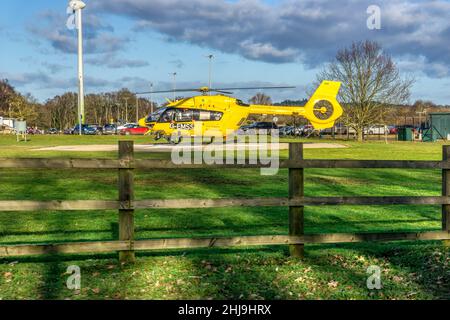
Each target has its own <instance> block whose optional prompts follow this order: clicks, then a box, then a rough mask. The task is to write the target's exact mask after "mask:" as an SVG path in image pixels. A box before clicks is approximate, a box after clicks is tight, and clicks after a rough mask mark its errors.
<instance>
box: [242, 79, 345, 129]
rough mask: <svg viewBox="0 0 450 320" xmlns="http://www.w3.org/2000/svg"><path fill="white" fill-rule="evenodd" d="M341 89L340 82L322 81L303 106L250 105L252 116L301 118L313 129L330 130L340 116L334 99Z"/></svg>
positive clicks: (338, 105) (338, 106)
mask: <svg viewBox="0 0 450 320" xmlns="http://www.w3.org/2000/svg"><path fill="white" fill-rule="evenodd" d="M340 87H341V83H340V82H336V81H323V82H322V84H321V85H320V86H319V88H318V89H317V90H316V92H314V94H313V95H312V97H311V98H310V99H309V101H308V102H307V104H306V105H305V106H291V107H280V106H265V105H251V106H250V110H249V111H250V112H249V113H252V114H264V115H278V116H302V117H305V118H306V119H308V120H309V121H310V122H311V124H312V125H313V127H314V128H315V129H327V128H332V127H333V126H334V124H335V122H336V120H337V119H339V118H340V117H341V116H342V113H343V109H342V107H341V106H340V104H339V103H338V102H337V100H336V97H337V95H338V93H339V89H340Z"/></svg>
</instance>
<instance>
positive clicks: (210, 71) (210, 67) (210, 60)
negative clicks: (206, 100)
mask: <svg viewBox="0 0 450 320" xmlns="http://www.w3.org/2000/svg"><path fill="white" fill-rule="evenodd" d="M206 57H207V58H208V59H209V82H208V86H209V88H210V89H211V88H212V61H213V59H214V55H212V54H210V55H207V56H206Z"/></svg>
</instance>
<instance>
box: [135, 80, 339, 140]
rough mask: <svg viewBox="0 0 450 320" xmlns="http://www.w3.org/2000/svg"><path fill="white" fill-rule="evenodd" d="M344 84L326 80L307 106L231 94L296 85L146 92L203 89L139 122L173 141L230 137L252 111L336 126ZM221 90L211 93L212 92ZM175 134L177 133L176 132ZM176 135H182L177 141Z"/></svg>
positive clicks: (158, 137) (153, 133)
mask: <svg viewBox="0 0 450 320" xmlns="http://www.w3.org/2000/svg"><path fill="white" fill-rule="evenodd" d="M340 86H341V83H340V82H335V81H324V82H322V84H321V85H320V86H319V88H318V89H317V91H316V92H315V93H314V94H313V95H312V97H311V98H310V99H309V101H308V103H307V104H306V105H305V106H293V107H283V106H267V105H251V104H246V103H244V102H242V101H241V100H239V99H236V98H233V97H230V96H228V95H231V94H233V93H232V92H230V91H231V90H256V89H287V88H293V87H259V88H222V89H211V88H208V87H202V88H200V89H182V90H175V91H174V90H168V91H153V92H143V93H139V94H149V93H153V94H156V93H173V92H200V93H201V94H202V95H198V96H194V97H190V98H185V99H180V100H176V101H170V100H169V103H168V105H167V106H165V107H163V108H160V109H158V110H157V111H156V112H154V113H152V114H150V115H149V116H148V117H146V118H143V119H141V120H140V121H139V125H140V126H142V127H148V128H149V132H148V134H151V135H154V136H155V138H156V139H157V140H158V139H161V138H166V139H167V140H168V141H169V142H171V143H179V142H180V141H181V137H196V136H199V135H201V136H202V137H203V138H204V139H205V138H210V139H211V140H214V138H216V137H219V136H220V137H222V138H224V139H226V137H227V135H229V134H230V132H235V131H237V130H238V129H239V128H240V127H241V126H242V125H243V124H244V123H245V121H246V120H247V118H248V116H249V115H250V114H260V115H274V116H302V117H304V118H306V119H307V120H309V121H310V122H311V124H312V126H313V127H314V128H315V129H327V128H332V127H333V126H334V124H335V122H336V120H337V119H339V118H340V117H341V116H342V114H343V109H342V107H341V105H340V104H339V103H338V101H337V100H336V97H337V95H338V93H339V89H340ZM212 92H214V93H217V94H216V95H208V93H212ZM174 133H175V134H174ZM174 136H176V137H178V138H177V139H176V140H175V139H174V138H173V137H174Z"/></svg>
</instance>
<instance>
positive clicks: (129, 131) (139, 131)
mask: <svg viewBox="0 0 450 320" xmlns="http://www.w3.org/2000/svg"><path fill="white" fill-rule="evenodd" d="M147 132H148V128H146V127H139V126H135V127H132V128H126V129H123V130H121V131H120V134H121V135H125V136H143V135H145V134H146V133H147Z"/></svg>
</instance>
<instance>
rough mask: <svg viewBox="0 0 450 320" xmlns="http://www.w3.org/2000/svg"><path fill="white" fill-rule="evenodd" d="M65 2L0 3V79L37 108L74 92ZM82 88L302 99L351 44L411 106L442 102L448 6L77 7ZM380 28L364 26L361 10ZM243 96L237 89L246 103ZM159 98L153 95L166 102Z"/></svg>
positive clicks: (96, 0) (128, 2)
mask: <svg viewBox="0 0 450 320" xmlns="http://www.w3.org/2000/svg"><path fill="white" fill-rule="evenodd" d="M67 2H68V1H65V0H39V1H29V0H3V1H2V4H3V8H2V10H1V12H0V37H1V40H2V47H1V50H0V78H7V79H9V80H10V82H11V83H12V84H13V85H14V86H15V87H16V88H17V89H19V90H20V91H21V92H23V93H30V94H32V95H33V96H34V97H36V98H37V99H38V100H40V101H45V100H46V99H48V98H51V97H53V96H54V95H56V94H60V93H63V92H65V91H76V88H77V87H76V67H77V65H76V62H77V60H76V54H75V48H76V33H75V31H69V30H67V29H66V27H65V24H66V19H67V15H66V7H67ZM86 3H87V8H86V9H85V11H84V14H85V24H84V25H85V33H86V35H85V39H86V41H85V52H86V55H85V76H86V91H87V92H88V93H89V92H102V91H110V90H118V89H120V88H122V87H127V88H129V89H130V90H132V91H142V90H145V91H147V90H149V84H150V82H153V83H154V84H155V89H170V87H171V77H170V76H169V73H172V72H177V74H178V76H177V86H178V87H179V88H181V87H192V86H194V87H198V86H200V85H206V84H207V82H208V60H207V58H206V57H205V56H206V55H207V54H211V53H212V54H214V55H215V56H216V59H215V61H214V67H213V70H214V72H213V82H214V84H215V86H227V87H229V86H235V85H238V86H243V85H250V86H254V85H259V84H261V85H294V86H297V89H295V90H286V91H274V92H268V94H270V95H272V96H273V98H274V100H277V101H278V100H282V99H285V98H293V99H299V98H305V97H306V93H305V90H306V88H308V87H309V86H310V85H311V83H312V82H313V81H314V79H315V74H316V73H317V72H318V71H319V70H320V69H321V68H322V67H323V65H324V64H325V63H327V62H328V61H330V60H331V59H332V58H333V55H334V54H335V52H336V51H337V50H338V49H339V48H342V47H344V46H348V45H350V44H351V42H352V41H358V40H365V39H370V40H376V41H379V42H380V43H381V44H382V46H383V47H384V48H385V50H386V51H387V52H388V53H390V54H392V56H393V57H394V59H395V61H396V62H397V63H398V65H399V67H400V69H401V71H402V73H403V74H412V75H414V76H415V78H416V79H417V82H416V84H415V86H414V88H413V90H412V100H415V99H429V100H433V101H435V102H437V103H442V104H450V90H448V88H449V85H450V69H449V67H450V41H449V40H450V2H449V1H446V0H436V1H403V0H402V1H400V0H389V1H388V0H381V1H364V0H361V1H352V0H340V1H324V0H317V1H313V0H279V1H276V0H271V1H269V0H266V1H262V0H235V1H225V0H191V1H185V0H109V1H104V0H86ZM372 4H376V5H378V6H379V7H380V9H381V30H369V29H368V28H367V26H366V20H367V18H368V16H369V15H368V14H367V12H366V10H367V7H368V6H369V5H372ZM252 94H254V92H252V93H245V92H238V96H239V97H241V98H244V99H247V98H249V96H250V95H252ZM163 98H164V97H160V99H163Z"/></svg>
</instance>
